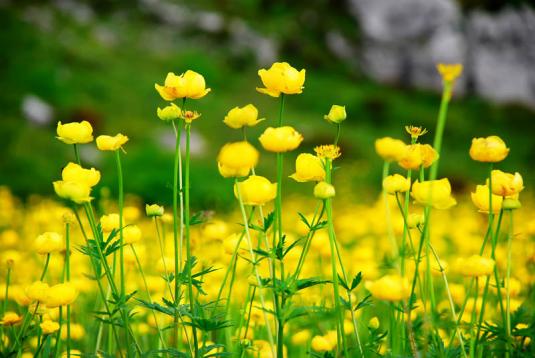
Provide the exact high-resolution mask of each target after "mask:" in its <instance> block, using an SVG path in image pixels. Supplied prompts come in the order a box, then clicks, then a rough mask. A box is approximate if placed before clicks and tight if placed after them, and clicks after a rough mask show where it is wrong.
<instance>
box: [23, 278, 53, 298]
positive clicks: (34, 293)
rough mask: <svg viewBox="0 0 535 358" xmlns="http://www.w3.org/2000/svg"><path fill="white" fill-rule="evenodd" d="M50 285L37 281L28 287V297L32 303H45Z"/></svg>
mask: <svg viewBox="0 0 535 358" xmlns="http://www.w3.org/2000/svg"><path fill="white" fill-rule="evenodd" d="M48 289H49V287H48V285H47V284H46V283H44V282H41V281H35V282H34V283H32V284H31V285H29V286H28V287H26V296H28V298H29V299H30V300H32V301H38V302H45V301H46V298H47V295H48Z"/></svg>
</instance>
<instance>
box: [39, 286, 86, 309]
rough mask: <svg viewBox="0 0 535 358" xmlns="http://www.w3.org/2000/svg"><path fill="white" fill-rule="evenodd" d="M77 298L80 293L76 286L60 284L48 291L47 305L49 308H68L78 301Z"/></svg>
mask: <svg viewBox="0 0 535 358" xmlns="http://www.w3.org/2000/svg"><path fill="white" fill-rule="evenodd" d="M76 297H78V291H77V290H76V288H75V287H74V285H72V284H70V283H59V284H57V285H54V286H52V287H50V288H49V289H48V291H47V294H46V299H45V304H46V307H48V308H56V307H60V306H66V305H70V304H72V303H73V302H74V301H75V300H76Z"/></svg>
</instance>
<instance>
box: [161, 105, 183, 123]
mask: <svg viewBox="0 0 535 358" xmlns="http://www.w3.org/2000/svg"><path fill="white" fill-rule="evenodd" d="M156 114H157V115H158V118H160V119H161V120H162V121H172V120H175V119H178V118H180V117H181V116H182V110H181V109H180V107H178V106H177V105H176V104H174V103H171V104H170V105H168V106H165V107H163V108H160V107H158V109H157V110H156Z"/></svg>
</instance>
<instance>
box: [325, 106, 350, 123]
mask: <svg viewBox="0 0 535 358" xmlns="http://www.w3.org/2000/svg"><path fill="white" fill-rule="evenodd" d="M323 118H324V119H325V120H326V121H328V122H331V123H335V124H340V123H342V122H343V121H344V120H345V119H346V118H347V114H346V107H345V106H339V105H337V104H333V105H332V107H331V110H330V111H329V114H327V115H325V116H323Z"/></svg>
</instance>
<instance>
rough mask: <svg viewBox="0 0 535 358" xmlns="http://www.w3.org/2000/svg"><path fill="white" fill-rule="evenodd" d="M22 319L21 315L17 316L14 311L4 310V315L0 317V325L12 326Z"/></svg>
mask: <svg viewBox="0 0 535 358" xmlns="http://www.w3.org/2000/svg"><path fill="white" fill-rule="evenodd" d="M21 321H22V316H19V315H18V314H17V313H15V312H6V313H5V314H4V317H2V320H1V321H0V325H2V326H14V325H16V324H19V323H20V322H21Z"/></svg>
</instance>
